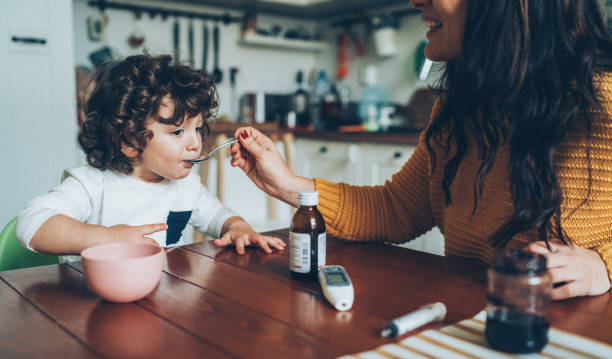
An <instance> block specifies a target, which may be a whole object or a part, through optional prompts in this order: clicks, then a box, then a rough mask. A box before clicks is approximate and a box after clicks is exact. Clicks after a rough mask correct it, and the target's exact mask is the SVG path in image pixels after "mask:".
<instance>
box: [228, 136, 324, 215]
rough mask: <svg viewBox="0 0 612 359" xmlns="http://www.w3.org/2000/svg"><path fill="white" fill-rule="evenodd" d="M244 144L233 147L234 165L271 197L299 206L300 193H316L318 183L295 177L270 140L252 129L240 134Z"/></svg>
mask: <svg viewBox="0 0 612 359" xmlns="http://www.w3.org/2000/svg"><path fill="white" fill-rule="evenodd" d="M234 137H235V138H238V139H239V140H240V144H238V143H234V144H232V146H231V147H230V150H231V153H232V161H231V164H232V166H234V167H240V168H241V169H242V170H243V171H244V173H245V174H246V175H247V176H248V177H249V178H250V179H251V181H253V183H255V185H257V187H259V188H260V189H261V190H263V191H264V192H266V193H267V194H269V195H271V196H273V197H276V198H278V199H280V200H282V201H284V202H287V203H289V204H290V205H293V206H294V207H297V206H298V193H299V192H300V191H305V190H314V181H313V180H312V179H309V178H303V177H298V176H296V175H294V174H293V173H292V172H291V170H289V168H288V167H287V165H286V164H285V161H284V160H283V158H282V157H281V155H280V153H279V151H278V149H277V148H276V145H275V144H274V142H272V140H271V139H270V138H268V137H267V136H265V135H264V134H262V133H261V132H259V131H257V130H256V129H254V128H252V127H242V128H239V129H237V130H236V132H235V134H234Z"/></svg>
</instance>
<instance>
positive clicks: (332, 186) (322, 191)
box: [315, 178, 342, 227]
mask: <svg viewBox="0 0 612 359" xmlns="http://www.w3.org/2000/svg"><path fill="white" fill-rule="evenodd" d="M315 190H316V191H317V192H319V204H318V205H317V208H318V209H319V212H321V215H323V219H324V220H325V223H327V224H328V226H332V227H333V226H335V224H336V219H337V218H338V209H339V208H340V198H341V196H340V194H341V192H342V188H341V186H340V185H339V184H337V183H332V182H329V181H326V180H324V179H320V178H315Z"/></svg>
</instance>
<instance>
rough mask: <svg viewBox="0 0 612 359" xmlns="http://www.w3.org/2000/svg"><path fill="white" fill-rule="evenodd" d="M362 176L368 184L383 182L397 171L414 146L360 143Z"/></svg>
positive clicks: (373, 184) (406, 159)
mask: <svg viewBox="0 0 612 359" xmlns="http://www.w3.org/2000/svg"><path fill="white" fill-rule="evenodd" d="M360 147H361V154H362V158H361V160H362V162H363V163H364V164H365V166H364V168H363V171H364V173H363V177H364V181H365V184H367V185H370V186H375V185H381V184H384V183H385V181H387V180H389V179H391V176H393V175H394V174H395V173H397V172H398V171H399V170H400V169H401V168H402V166H403V165H404V163H406V161H408V159H409V158H410V156H411V155H412V153H413V152H414V149H415V147H414V146H402V145H378V144H376V145H375V144H364V145H361V146H360Z"/></svg>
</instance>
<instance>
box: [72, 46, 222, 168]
mask: <svg viewBox="0 0 612 359" xmlns="http://www.w3.org/2000/svg"><path fill="white" fill-rule="evenodd" d="M91 81H93V82H94V88H93V90H92V91H91V94H90V96H88V99H87V102H86V105H85V114H86V120H85V122H84V123H83V127H82V128H81V131H80V132H79V136H78V140H79V144H80V145H81V147H82V148H83V151H85V154H86V155H87V162H88V163H89V165H90V166H92V167H95V168H99V169H101V170H106V169H109V170H114V171H118V172H121V173H125V174H130V173H132V171H133V169H134V167H133V166H134V165H135V164H136V163H137V161H139V160H140V156H136V157H133V158H132V157H128V156H126V155H125V154H124V153H123V152H122V151H121V149H122V147H123V146H127V147H130V148H133V149H135V150H137V151H138V153H139V155H140V154H141V153H142V151H143V149H144V148H145V147H146V145H147V142H148V141H149V140H150V139H151V138H152V137H153V133H152V132H150V131H149V130H147V126H148V125H149V124H150V123H151V122H152V121H159V122H162V123H165V124H174V125H177V126H180V125H181V124H182V123H183V121H184V120H185V116H188V117H195V116H198V115H200V114H201V115H202V118H203V119H204V124H203V126H202V132H201V135H202V142H204V140H205V138H206V136H207V135H208V133H209V132H210V129H209V127H208V124H207V123H206V120H208V119H209V118H210V117H212V116H214V115H215V114H216V111H217V106H218V100H217V91H216V88H215V85H214V82H213V81H212V79H211V78H210V77H209V76H207V75H206V74H205V73H204V72H203V71H200V70H195V69H193V68H191V67H189V66H185V65H181V64H179V63H176V62H173V61H172V57H171V56H169V55H161V56H151V55H150V54H148V53H145V54H143V55H135V56H130V57H127V58H126V59H124V60H122V61H115V62H109V63H105V64H102V65H99V67H98V68H97V69H96V71H95V73H94V74H93V77H92V78H91ZM166 96H168V98H170V99H171V100H172V102H173V104H174V112H173V114H172V116H171V117H170V118H163V117H161V116H160V115H159V107H160V105H161V103H162V99H164V98H165V97H166Z"/></svg>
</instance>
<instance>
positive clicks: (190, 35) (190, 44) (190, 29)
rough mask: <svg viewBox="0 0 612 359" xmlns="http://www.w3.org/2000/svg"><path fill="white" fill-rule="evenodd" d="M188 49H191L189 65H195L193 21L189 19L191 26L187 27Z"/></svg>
mask: <svg viewBox="0 0 612 359" xmlns="http://www.w3.org/2000/svg"><path fill="white" fill-rule="evenodd" d="M187 47H188V49H189V64H190V65H191V66H194V65H195V60H194V54H193V19H189V26H188V27H187Z"/></svg>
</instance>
